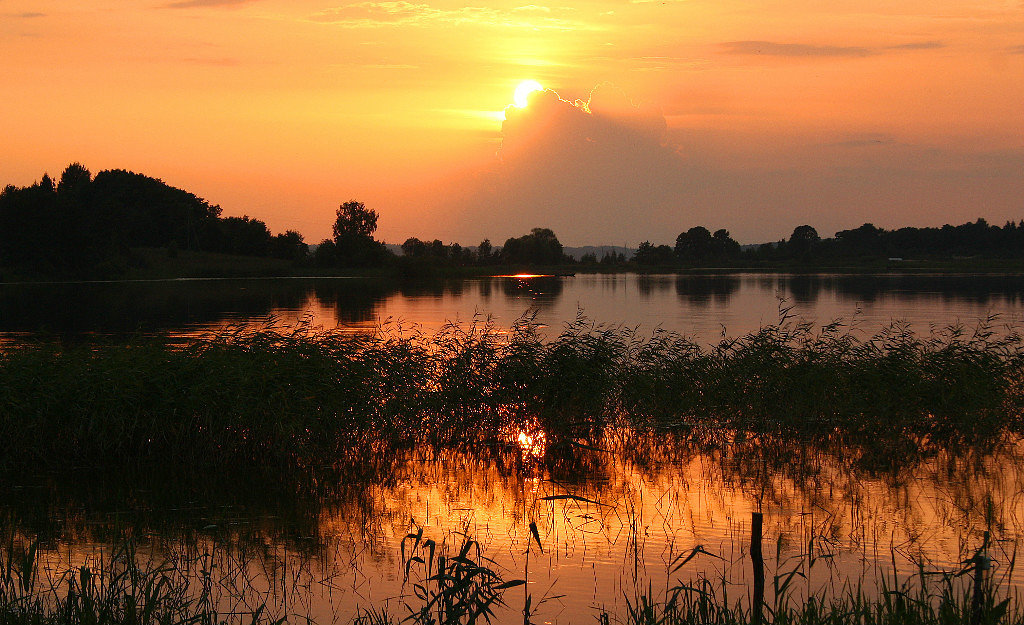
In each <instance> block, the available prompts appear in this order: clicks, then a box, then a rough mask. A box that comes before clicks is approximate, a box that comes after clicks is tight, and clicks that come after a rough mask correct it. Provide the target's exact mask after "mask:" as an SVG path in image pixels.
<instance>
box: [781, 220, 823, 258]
mask: <svg viewBox="0 0 1024 625" xmlns="http://www.w3.org/2000/svg"><path fill="white" fill-rule="evenodd" d="M819 241H821V237H819V236H818V231H817V230H815V229H814V228H812V227H811V226H808V225H806V224H805V225H803V226H797V227H796V228H794V229H793V234H792V235H790V237H789V246H788V247H789V252H790V254H791V255H792V256H793V257H795V258H797V259H799V260H803V261H806V260H808V259H809V258H810V255H811V253H812V252H813V251H814V248H815V247H816V246H817V245H818V242H819Z"/></svg>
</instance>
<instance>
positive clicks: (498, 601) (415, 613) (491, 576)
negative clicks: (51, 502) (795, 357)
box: [0, 528, 1024, 625]
mask: <svg viewBox="0 0 1024 625" xmlns="http://www.w3.org/2000/svg"><path fill="white" fill-rule="evenodd" d="M450 538H453V539H456V538H457V540H455V541H453V542H450V541H449V540H447V539H438V541H435V540H433V539H430V538H428V537H426V536H424V532H423V528H419V531H415V528H413V533H410V534H408V535H407V536H406V537H405V538H404V539H403V540H402V541H401V557H400V561H398V562H396V564H397V565H398V566H399V568H400V575H399V578H400V579H401V580H402V582H401V584H402V592H401V593H400V595H399V596H396V597H393V598H391V599H389V600H388V601H386V602H384V603H377V604H371V605H369V606H366V605H363V606H358V605H357V606H356V607H355V609H354V610H353V611H352V613H351V614H348V615H344V614H338V613H337V612H336V611H335V608H334V607H333V606H330V607H329V608H328V612H327V614H321V615H318V614H316V613H314V612H315V610H314V609H313V608H312V606H311V605H307V606H306V609H307V610H308V611H307V612H306V613H305V614H302V613H290V612H289V611H288V609H287V607H286V606H287V603H285V605H284V610H283V611H282V605H281V604H279V603H277V601H276V599H277V598H276V597H275V593H286V594H287V593H291V592H299V593H301V592H309V589H308V588H305V586H304V584H301V583H299V584H297V586H296V587H295V588H284V587H282V588H276V589H275V587H274V586H272V587H270V588H264V587H262V586H261V585H260V583H259V582H258V580H256V579H254V578H251V577H249V575H251V573H247V572H246V571H247V565H246V562H245V561H244V560H237V561H236V560H230V561H224V560H223V559H221V558H219V557H217V556H216V555H215V554H214V553H212V552H211V551H209V549H204V550H201V551H196V550H192V551H189V550H186V551H185V552H183V553H176V554H173V555H170V556H169V557H168V556H166V555H164V556H161V555H158V554H156V553H153V552H145V553H143V551H142V550H140V549H139V547H138V545H137V543H136V542H135V541H134V540H132V539H130V538H129V539H124V540H122V541H121V542H119V543H116V544H115V545H112V546H111V549H110V550H109V552H108V553H107V555H105V556H102V557H98V558H95V559H91V560H89V561H86V562H84V563H74V564H73V563H71V562H70V561H68V562H66V563H63V564H60V565H56V566H55V565H54V563H52V562H48V561H46V560H45V557H44V556H43V554H42V551H41V550H40V549H39V548H38V543H35V542H33V543H28V544H25V543H23V542H20V541H16V540H14V538H13V536H9V537H7V540H5V541H4V544H3V545H0V623H4V624H5V625H6V624H11V625H14V624H18V625H50V624H53V625H56V624H65V625H105V624H111V625H113V624H124V625H163V624H171V623H182V624H184V623H195V624H203V625H217V624H220V623H251V624H252V625H258V624H263V623H267V624H270V623H274V624H280V623H285V622H303V623H307V624H309V625H312V624H314V623H318V622H320V619H319V618H318V616H319V617H323V616H328V617H329V618H330V622H348V623H351V624H352V625H399V624H400V623H410V624H412V625H473V624H476V623H480V624H484V623H492V622H494V621H499V622H506V623H507V622H517V621H518V620H519V619H520V618H521V619H522V622H523V623H524V625H530V624H531V623H535V622H537V621H536V617H537V615H538V607H539V606H541V605H543V604H544V603H545V602H547V601H549V600H552V599H557V598H560V597H561V596H562V595H548V594H545V596H544V597H539V598H538V597H535V596H534V595H533V593H532V592H531V591H530V587H529V586H528V585H526V581H525V580H523V579H519V578H517V577H510V576H509V573H510V571H508V570H507V569H503V568H502V567H501V566H500V565H498V564H497V563H496V562H495V561H494V560H492V559H491V558H490V557H488V556H487V555H486V554H485V552H484V550H483V549H482V547H481V545H480V544H479V543H477V542H476V541H475V540H473V539H472V538H471V537H469V536H466V535H464V534H456V535H453V536H451V537H450ZM536 546H537V550H538V551H540V550H541V541H540V539H539V538H537V540H536ZM528 549H533V546H532V544H531V546H530V547H528ZM698 553H707V552H704V551H703V550H702V549H701V548H700V547H697V548H695V549H694V550H693V553H691V554H689V555H687V554H686V553H683V554H680V555H679V556H677V557H676V559H675V560H673V561H672V562H670V563H668V564H667V566H668V567H669V568H668V569H667V570H668V571H670V573H669V575H668V576H667V577H668V578H669V579H668V584H667V586H666V587H665V588H664V589H661V590H657V589H655V588H654V587H653V586H652V585H651V584H650V583H648V584H646V585H644V584H640V585H634V586H633V587H631V588H630V587H624V588H623V589H621V590H620V592H622V593H623V596H622V600H623V603H624V605H623V606H622V608H620V609H616V610H610V609H608V608H606V607H602V605H599V604H598V605H594V606H593V607H592V611H591V613H589V614H577V615H575V617H576V619H575V620H572V619H570V622H582V621H586V622H591V621H594V620H596V622H597V623H598V624H599V625H612V624H616V625H743V624H747V623H764V624H768V623H773V624H777V625H790V624H792V625H826V624H833V625H840V624H842V625H850V624H853V625H889V624H891V625H917V624H920V625H931V624H934V625H961V624H962V625H967V624H970V625H997V624H1000V625H1001V624H1005V625H1019V624H1021V623H1024V611H1022V610H1021V602H1020V597H1019V596H1018V595H1017V594H1015V593H1014V592H1013V591H1012V590H1010V589H1007V588H1006V587H1005V585H1004V582H1000V581H998V580H997V579H994V578H992V577H988V578H985V579H983V580H981V581H979V582H978V583H974V580H973V579H972V575H973V573H972V570H971V567H970V566H967V567H965V568H964V569H963V570H961V571H951V572H944V573H941V574H935V573H929V572H926V571H925V570H924V569H923V568H922V569H921V570H920V571H919V573H918V574H917V575H911V576H909V577H906V578H903V579H901V578H900V577H899V576H897V575H896V574H895V573H894V572H892V571H889V572H886V571H882V572H880V577H879V578H878V579H876V580H874V581H873V582H872V581H871V580H865V579H860V580H846V581H843V582H842V583H841V584H840V585H839V586H838V587H836V588H833V589H832V590H831V591H828V590H825V589H822V590H819V591H814V592H810V593H809V594H808V595H806V596H804V595H801V594H800V593H799V592H798V591H797V590H796V588H797V586H798V584H795V583H794V580H796V579H798V578H799V577H801V576H803V573H802V572H801V570H802V569H803V568H805V567H806V568H807V570H809V569H810V568H813V566H814V564H815V561H816V560H815V559H814V558H812V557H810V556H805V560H806V561H801V562H800V563H798V564H796V565H795V568H792V570H789V571H785V570H783V571H776V572H775V574H774V578H773V579H772V581H771V586H772V591H773V592H772V595H771V597H770V598H769V599H768V600H767V601H766V602H765V604H764V605H763V607H762V608H760V609H756V610H755V608H754V607H753V605H752V604H751V600H750V596H749V595H748V594H747V593H746V589H744V588H742V587H740V588H737V587H735V585H734V584H729V583H727V582H726V581H725V580H724V579H721V580H718V581H713V580H710V579H708V578H705V577H700V576H698V577H697V578H696V579H692V580H688V579H686V578H685V577H684V576H682V575H683V574H682V573H679V574H677V572H678V571H680V569H682V568H683V566H684V565H685V564H686V563H687V562H689V560H690V559H691V558H692V557H693V556H694V555H695V554H698ZM218 562H219V563H220V564H218ZM225 565H226V566H227V567H228V569H229V570H218V569H219V568H220V567H223V566H225ZM239 578H241V579H239ZM282 581H283V580H282ZM872 583H873V584H874V585H875V586H874V587H872V586H870V584H872ZM730 586H731V587H730ZM872 588H873V589H872ZM513 590H515V593H514V594H515V598H514V599H513V592H511V591H513ZM520 590H521V591H522V595H521V599H520V595H519V592H520ZM555 590H558V589H555ZM570 590H571V589H570ZM549 592H550V591H549ZM520 605H521V608H520ZM517 612H519V614H516V613H517ZM339 617H341V618H340V620H339Z"/></svg>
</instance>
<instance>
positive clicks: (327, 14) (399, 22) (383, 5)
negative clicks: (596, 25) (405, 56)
mask: <svg viewBox="0 0 1024 625" xmlns="http://www.w3.org/2000/svg"><path fill="white" fill-rule="evenodd" d="M569 11H570V9H566V8H559V9H557V10H555V9H552V8H551V7H545V6H538V5H532V4H530V5H523V6H519V7H515V8H512V9H495V8H490V7H483V6H466V7H458V8H454V9H442V8H438V7H435V6H431V5H429V4H419V3H414V2H406V1H405V0H394V1H386V2H356V3H353V4H346V5H342V6H338V7H334V8H330V9H324V10H323V11H320V12H318V13H316V14H314V15H313V16H312V18H311V19H312V20H313V21H317V22H327V23H331V24H339V25H342V26H347V27H350V28H380V27H386V26H429V25H446V26H459V25H463V24H474V25H481V26H495V27H505V28H524V29H531V30H538V29H546V30H572V29H577V28H580V27H582V24H580V23H578V22H574V21H572V20H568V19H566V18H564V17H557V16H556V15H555V14H556V13H557V14H562V13H567V12H569Z"/></svg>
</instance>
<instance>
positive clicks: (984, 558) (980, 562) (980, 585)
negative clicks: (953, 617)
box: [971, 530, 989, 625]
mask: <svg viewBox="0 0 1024 625" xmlns="http://www.w3.org/2000/svg"><path fill="white" fill-rule="evenodd" d="M988 538H989V533H988V530H985V537H984V538H982V541H981V549H979V550H978V553H977V554H975V556H974V595H973V596H972V597H971V624H972V625H978V624H979V623H981V613H982V612H983V611H984V606H985V571H987V570H988V568H989V559H988Z"/></svg>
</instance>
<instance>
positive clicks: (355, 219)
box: [331, 200, 387, 266]
mask: <svg viewBox="0 0 1024 625" xmlns="http://www.w3.org/2000/svg"><path fill="white" fill-rule="evenodd" d="M377 217H378V215H377V211H375V210H372V209H368V208H366V205H365V204H363V203H362V202H356V201H355V200H352V201H350V202H345V203H344V204H342V205H341V206H339V207H338V210H337V213H336V218H335V220H334V225H333V227H332V229H331V230H332V232H333V234H334V246H335V253H336V254H337V259H338V262H339V263H340V264H342V265H355V266H367V265H377V264H380V263H381V262H383V260H384V258H385V257H386V256H387V249H386V248H385V247H384V244H383V243H381V242H379V241H377V240H375V239H374V238H373V233H374V232H376V231H377Z"/></svg>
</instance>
